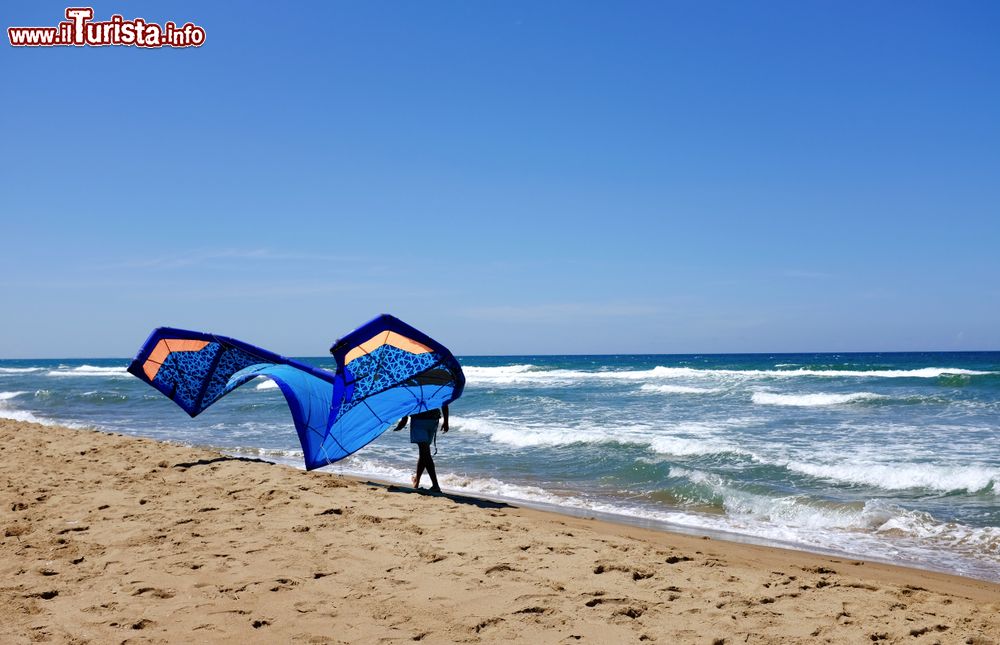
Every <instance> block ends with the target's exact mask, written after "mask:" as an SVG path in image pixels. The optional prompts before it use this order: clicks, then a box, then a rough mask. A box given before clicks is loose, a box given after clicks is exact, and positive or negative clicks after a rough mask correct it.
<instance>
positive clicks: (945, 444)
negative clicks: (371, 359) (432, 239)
mask: <svg viewBox="0 0 1000 645" xmlns="http://www.w3.org/2000/svg"><path fill="white" fill-rule="evenodd" d="M301 360H304V361H305V362H308V363H312V364H314V365H316V366H318V367H322V368H327V369H333V368H334V364H333V361H332V359H331V358H314V359H310V358H304V359H301ZM460 361H461V363H462V365H463V369H464V371H465V374H466V378H467V385H466V390H465V394H464V395H463V396H462V398H461V399H459V400H458V401H456V402H455V403H454V404H453V405H452V406H451V428H452V431H451V432H449V433H448V434H446V435H439V437H438V441H437V454H436V457H435V461H436V464H437V471H438V474H439V478H440V481H441V485H442V487H443V488H445V489H446V490H447V491H452V492H456V493H463V494H472V495H478V496H485V497H491V498H494V499H502V500H507V501H512V502H515V503H520V504H525V505H533V506H539V507H542V508H548V509H553V510H560V511H563V512H567V513H572V514H576V515H582V516H585V517H600V518H603V519H611V520H616V521H621V522H627V523H632V524H638V525H642V526H648V527H653V528H663V529H669V530H675V531H682V532H688V533H694V534H698V535H712V536H716V537H722V538H727V539H731V540H737V541H747V542H755V543H764V544H769V545H777V546H784V547H791V548H797V549H803V550H808V551H814V552H820V553H828V554H838V555H842V556H845V557H851V558H857V559H862V560H875V561H885V562H892V563H897V564H902V565H907V566H914V567H920V568H925V569H932V570H939V571H945V572H950V573H955V574H959V575H963V576H969V577H974V578H980V579H985V580H992V581H997V582H1000V352H969V353H950V352H949V353H873V354H743V355H652V356H502V357H487V356H468V357H462V358H460ZM127 363H128V361H127V359H100V360H98V359H89V360H75V359H74V360H0V417H5V418H10V419H17V420H22V421H34V422H39V423H43V424H60V425H66V426H70V427H75V428H96V429H100V430H107V431H114V432H120V433H124V434H129V435H136V436H143V437H151V438H154V439H160V440H167V441H171V442H177V443H181V444H187V445H193V446H206V447H213V448H217V449H220V450H222V451H224V452H226V453H228V454H233V455H241V456H252V457H257V458H261V459H265V460H269V461H275V462H279V463H284V464H289V465H294V466H298V467H300V468H301V467H302V461H301V456H302V453H301V450H300V447H299V445H298V440H297V437H296V433H295V429H294V427H293V426H292V420H291V416H290V414H289V412H288V408H287V406H286V404H285V401H284V398H283V397H282V395H281V393H280V390H278V389H277V388H276V387H275V386H274V384H273V383H272V382H270V381H260V382H257V381H254V382H251V383H249V384H247V385H245V386H243V387H242V388H240V389H238V390H237V391H235V392H233V393H232V394H230V395H229V396H227V397H225V398H224V399H222V400H221V401H219V402H218V403H216V404H215V405H214V406H212V407H211V408H210V409H208V410H207V411H206V412H204V413H203V414H202V415H201V416H199V417H198V418H196V419H191V418H189V417H188V416H187V415H186V414H185V413H184V412H183V411H181V410H180V408H178V407H177V406H176V405H174V404H173V403H172V402H170V401H169V400H167V399H166V398H165V397H163V396H162V395H160V394H159V393H158V392H156V391H155V390H153V389H152V388H150V387H149V386H147V385H145V384H144V383H142V382H141V381H139V380H138V379H136V378H134V377H132V376H131V375H129V374H128V373H127V372H126V371H125V366H126V365H127ZM415 461H416V450H415V446H413V445H411V444H410V443H409V437H408V434H407V432H406V431H402V432H395V433H394V432H386V433H385V434H383V435H382V436H381V437H379V438H378V439H376V440H375V441H374V442H372V443H371V444H369V445H368V446H367V447H366V448H364V449H362V450H361V451H359V452H358V453H356V454H355V455H353V456H351V457H349V458H347V459H345V460H343V461H341V462H339V463H337V464H333V465H331V466H328V467H326V468H325V470H327V471H330V472H335V473H345V474H350V475H355V476H361V477H368V478H372V479H376V480H380V481H390V482H399V483H402V484H408V482H409V479H410V476H411V474H412V472H413V467H414V463H415ZM425 485H427V484H426V482H425Z"/></svg>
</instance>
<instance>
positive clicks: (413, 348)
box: [344, 331, 433, 365]
mask: <svg viewBox="0 0 1000 645" xmlns="http://www.w3.org/2000/svg"><path fill="white" fill-rule="evenodd" d="M382 345H392V346H393V347H396V348H399V349H401V350H403V351H404V352H410V353H411V354H426V353H427V352H430V351H433V350H431V348H430V347H428V346H427V345H424V344H423V343H418V342H417V341H415V340H413V339H412V338H407V337H406V336H403V335H402V334H397V333H396V332H394V331H387V332H383V333H381V334H377V335H375V336H372V337H371V338H369V339H368V340H366V341H365V342H363V343H361V344H360V345H358V346H357V347H355V348H354V349H352V350H351V351H349V352H347V355H346V356H344V364H345V365H346V364H347V363H350V362H351V361H353V360H354V359H355V358H357V357H358V356H364V355H365V354H370V353H372V352H373V351H375V350H376V349H378V348H379V347H381V346H382Z"/></svg>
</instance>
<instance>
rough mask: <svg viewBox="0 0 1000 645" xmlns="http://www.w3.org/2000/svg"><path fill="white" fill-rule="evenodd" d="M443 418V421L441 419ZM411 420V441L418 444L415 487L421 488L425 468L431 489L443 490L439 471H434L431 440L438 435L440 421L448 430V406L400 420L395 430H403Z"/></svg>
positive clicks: (414, 477) (444, 428)
mask: <svg viewBox="0 0 1000 645" xmlns="http://www.w3.org/2000/svg"><path fill="white" fill-rule="evenodd" d="M442 419H443V422H442V421H441V420H442ZM407 421H409V422H410V443H415V444H417V450H418V451H419V452H418V456H417V474H415V475H414V476H413V479H412V480H411V481H412V482H413V487H414V488H420V478H421V477H422V476H423V474H424V470H426V471H427V474H428V475H430V476H431V491H432V492H435V493H440V492H441V487H440V486H438V480H437V473H436V472H435V471H434V458H433V457H432V456H431V442H432V441H434V437H435V436H436V435H437V431H438V422H441V432H442V433H444V432H448V406H447V405H446V406H444V407H442V408H435V409H433V410H427V411H426V412H420V413H419V414H414V415H411V416H409V417H403V418H402V419H400V420H399V425H397V426H396V427H395V428H393V432H395V431H397V430H402V429H403V426H405V425H406V422H407Z"/></svg>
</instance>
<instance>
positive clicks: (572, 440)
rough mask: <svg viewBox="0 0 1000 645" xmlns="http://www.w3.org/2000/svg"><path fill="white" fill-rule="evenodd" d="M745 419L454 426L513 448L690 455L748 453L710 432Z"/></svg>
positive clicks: (457, 421) (466, 422)
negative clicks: (619, 448) (581, 447)
mask: <svg viewBox="0 0 1000 645" xmlns="http://www.w3.org/2000/svg"><path fill="white" fill-rule="evenodd" d="M744 423H745V420H744V419H727V420H720V421H712V422H708V421H701V422H696V421H688V422H680V423H675V424H671V425H663V426H653V425H649V424H641V423H632V424H617V425H615V426H614V427H613V428H610V429H609V428H607V427H604V426H600V425H596V424H594V425H583V426H581V425H574V426H572V427H571V426H567V425H558V424H538V423H535V424H531V423H521V422H517V421H509V420H504V419H476V418H466V417H452V420H451V425H452V426H453V427H454V428H455V429H457V430H459V431H468V432H473V433H476V434H479V435H484V436H486V437H488V438H489V440H490V441H492V442H494V443H499V444H503V445H507V446H512V447H514V448H532V447H543V446H548V447H551V446H568V445H573V444H601V443H617V444H629V445H634V446H640V447H643V448H648V449H650V450H652V451H653V452H655V453H657V454H660V455H673V456H677V457H690V456H696V455H715V454H746V455H749V454H751V453H749V452H746V451H744V450H742V449H740V448H739V447H738V446H736V445H735V444H732V443H729V442H726V441H721V440H718V439H715V438H713V437H712V436H711V435H712V434H713V433H714V432H717V431H719V430H724V429H726V428H734V427H739V426H740V425H742V424H744Z"/></svg>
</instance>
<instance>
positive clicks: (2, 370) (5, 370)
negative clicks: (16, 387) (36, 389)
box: [0, 367, 45, 374]
mask: <svg viewBox="0 0 1000 645" xmlns="http://www.w3.org/2000/svg"><path fill="white" fill-rule="evenodd" d="M43 369H45V368H43V367H0V374H27V373H29V372H41V371H42V370H43Z"/></svg>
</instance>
